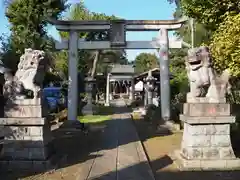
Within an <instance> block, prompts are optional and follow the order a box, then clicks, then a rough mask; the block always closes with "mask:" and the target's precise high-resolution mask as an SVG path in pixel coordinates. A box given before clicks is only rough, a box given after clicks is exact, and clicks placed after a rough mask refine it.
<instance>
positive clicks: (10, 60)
mask: <svg viewBox="0 0 240 180" xmlns="http://www.w3.org/2000/svg"><path fill="white" fill-rule="evenodd" d="M5 7H6V11H5V15H6V17H7V18H8V21H9V22H10V24H11V26H10V30H11V35H10V36H9V37H8V38H7V39H5V40H4V41H3V43H4V48H2V52H1V57H2V59H3V62H4V63H5V64H6V65H7V66H8V67H9V68H11V69H12V70H13V71H15V70H16V69H17V63H18V61H19V58H20V56H21V55H22V54H23V53H24V49H25V48H33V49H40V50H44V51H46V52H47V54H48V57H49V58H51V56H52V54H53V53H52V52H51V51H52V50H53V49H54V41H53V38H52V37H49V36H48V35H47V31H46V27H47V24H48V23H47V18H48V17H55V18H56V17H59V16H60V15H61V12H63V11H64V10H65V9H66V8H67V5H66V3H65V0H42V1H38V0H7V1H6V6H5Z"/></svg>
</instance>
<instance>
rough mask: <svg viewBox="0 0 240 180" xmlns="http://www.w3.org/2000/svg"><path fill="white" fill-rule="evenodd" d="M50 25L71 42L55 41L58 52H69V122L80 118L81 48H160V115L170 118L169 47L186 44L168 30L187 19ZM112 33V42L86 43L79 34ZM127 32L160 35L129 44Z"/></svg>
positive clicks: (59, 22)
mask: <svg viewBox="0 0 240 180" xmlns="http://www.w3.org/2000/svg"><path fill="white" fill-rule="evenodd" d="M49 22H50V23H51V24H53V25H55V26H56V29H57V30H59V31H67V32H69V33H70V36H69V40H66V39H63V40H62V42H56V49H59V50H61V49H69V57H68V58H69V61H68V62H69V65H68V72H69V78H68V79H69V87H68V120H76V119H77V106H78V98H77V97H78V93H77V92H78V91H77V83H78V79H77V78H78V76H77V73H78V68H77V67H78V64H77V63H78V61H77V56H78V49H89V50H90V49H92V50H94V49H95V50H96V49H159V52H158V53H159V61H160V81H161V82H160V83H161V114H162V118H163V119H164V120H169V119H170V83H169V57H168V49H169V48H181V47H182V44H183V43H184V42H182V41H170V42H169V39H168V31H170V30H176V29H179V28H180V27H181V26H182V24H183V23H184V22H185V20H183V19H182V20H112V21H105V20H98V21H92V20H91V21H86V20H84V21H65V20H54V19H50V20H49ZM106 30H108V31H110V32H111V33H110V41H84V40H81V39H79V36H78V32H80V31H81V32H91V31H95V32H96V31H106ZM126 31H159V36H158V37H157V38H155V39H153V40H152V41H126Z"/></svg>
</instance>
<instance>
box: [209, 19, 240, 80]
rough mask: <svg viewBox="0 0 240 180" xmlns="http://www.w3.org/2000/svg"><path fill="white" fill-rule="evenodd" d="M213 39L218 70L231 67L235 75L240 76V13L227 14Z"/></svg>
mask: <svg viewBox="0 0 240 180" xmlns="http://www.w3.org/2000/svg"><path fill="white" fill-rule="evenodd" d="M212 39H213V40H212V42H211V46H210V49H211V52H212V56H213V58H214V66H215V68H216V69H217V71H219V72H221V71H222V70H224V69H229V70H230V72H231V74H232V75H233V76H234V77H240V14H238V15H234V16H230V15H229V16H227V18H226V19H225V20H224V21H223V23H221V24H220V26H219V28H218V30H217V31H216V32H215V33H214V35H213V38H212Z"/></svg>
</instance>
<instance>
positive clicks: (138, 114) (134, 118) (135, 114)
mask: <svg viewBox="0 0 240 180" xmlns="http://www.w3.org/2000/svg"><path fill="white" fill-rule="evenodd" d="M132 118H133V120H140V119H142V115H141V114H140V113H139V112H133V113H132Z"/></svg>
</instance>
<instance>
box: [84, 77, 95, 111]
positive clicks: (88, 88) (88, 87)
mask: <svg viewBox="0 0 240 180" xmlns="http://www.w3.org/2000/svg"><path fill="white" fill-rule="evenodd" d="M95 81H96V80H95V79H94V78H92V77H87V78H85V92H86V93H87V104H86V106H84V107H83V110H82V113H83V114H84V115H91V114H93V100H92V90H93V85H94V83H95Z"/></svg>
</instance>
